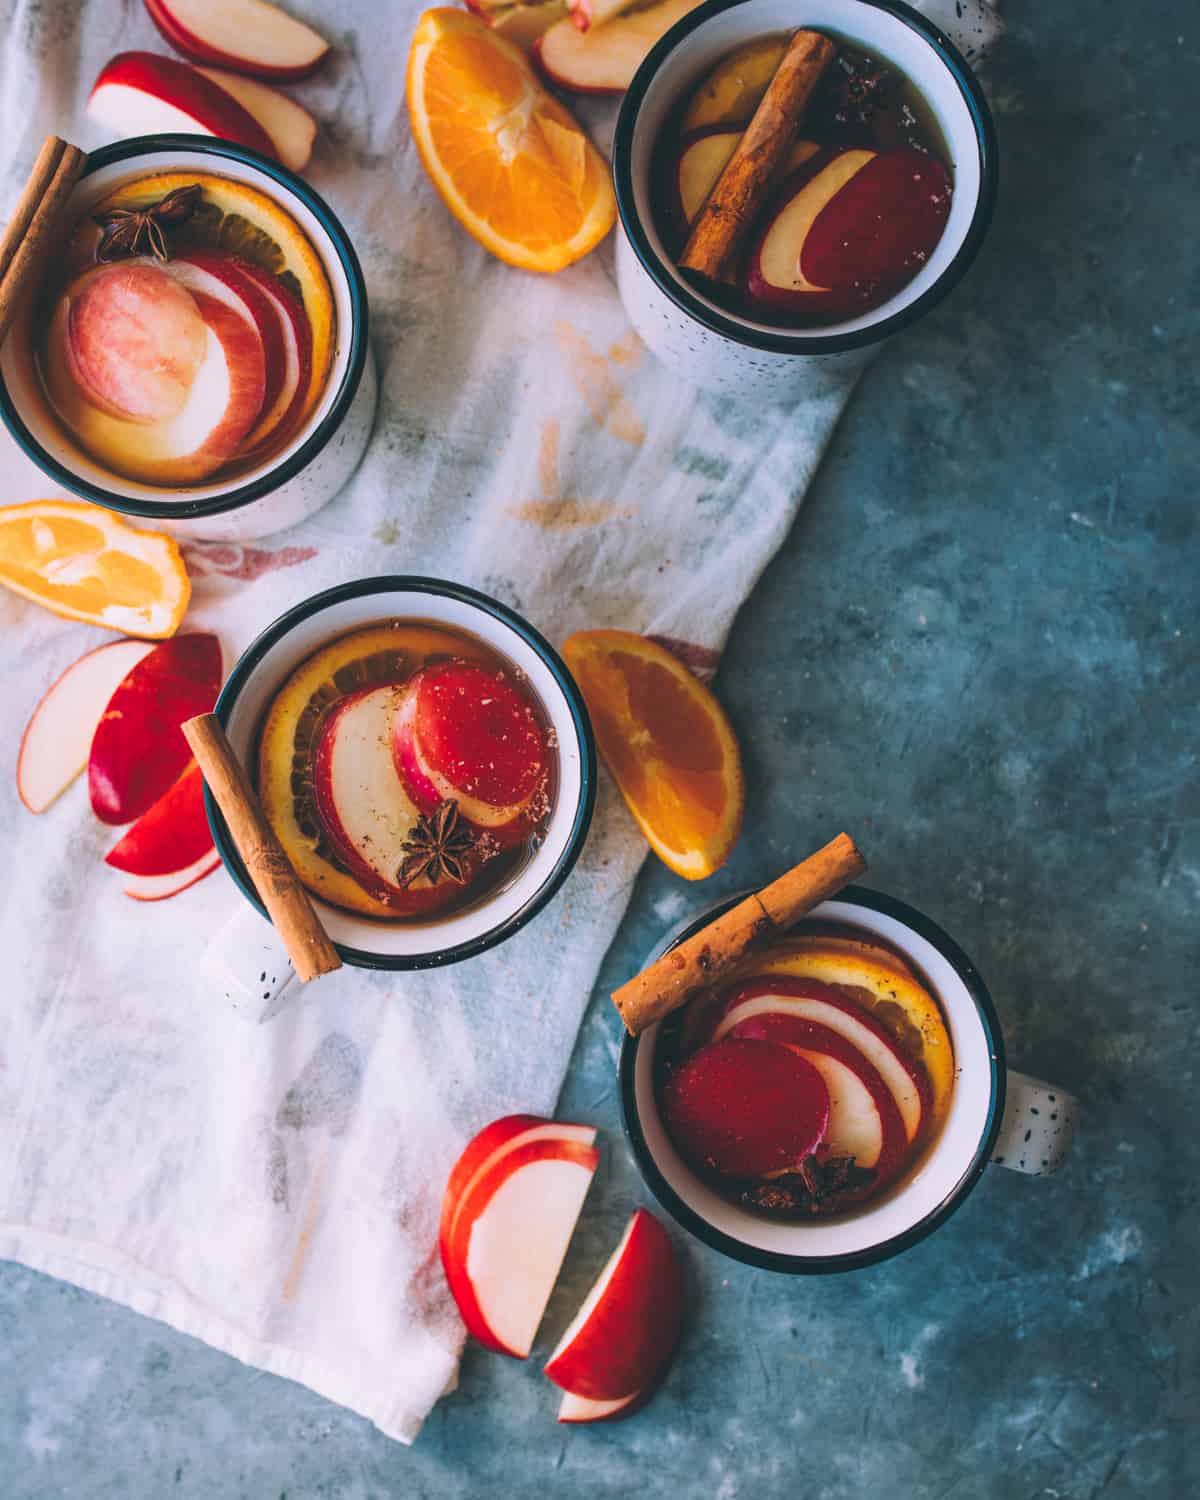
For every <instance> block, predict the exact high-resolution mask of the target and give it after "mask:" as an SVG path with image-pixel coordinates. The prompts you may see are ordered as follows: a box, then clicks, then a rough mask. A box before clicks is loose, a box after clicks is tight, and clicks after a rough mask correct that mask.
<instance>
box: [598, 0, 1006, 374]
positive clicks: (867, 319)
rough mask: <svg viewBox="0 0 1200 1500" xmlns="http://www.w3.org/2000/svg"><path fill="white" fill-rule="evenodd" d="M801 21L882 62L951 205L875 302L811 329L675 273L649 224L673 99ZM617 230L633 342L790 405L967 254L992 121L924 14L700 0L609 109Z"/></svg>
mask: <svg viewBox="0 0 1200 1500" xmlns="http://www.w3.org/2000/svg"><path fill="white" fill-rule="evenodd" d="M798 26H806V27H811V28H813V29H815V30H817V31H824V32H827V33H829V34H830V35H832V36H833V37H835V39H836V38H837V37H841V38H844V39H845V40H846V41H848V42H851V43H853V44H854V45H856V46H858V47H860V48H861V49H862V50H863V51H865V52H868V53H869V54H870V55H871V56H873V57H879V58H882V59H884V60H886V61H889V62H891V63H893V64H895V66H896V67H898V68H899V69H900V71H901V72H903V73H905V74H906V75H907V76H908V78H909V79H910V80H911V81H912V82H913V83H914V84H915V86H916V88H917V89H918V91H919V92H920V93H921V95H922V96H923V98H924V99H925V100H926V102H927V103H928V105H929V108H930V110H931V111H932V113H933V115H934V117H935V119H936V120H937V123H938V125H939V127H940V129H941V133H942V136H943V138H944V140H945V142H946V147H947V150H948V153H949V156H950V164H951V166H952V168H953V173H954V198H953V202H952V205H951V209H950V217H949V219H948V220H947V222H946V228H945V231H944V233H943V235H942V238H941V240H940V242H939V243H938V246H937V248H936V249H935V250H934V252H933V254H932V255H931V256H930V257H929V260H928V261H927V263H926V264H925V265H924V266H923V267H922V269H921V270H920V271H919V272H918V273H917V275H916V276H915V277H914V278H913V280H912V281H910V282H909V283H908V285H907V286H906V287H904V288H903V289H902V290H901V291H899V292H897V294H896V295H895V296H894V297H892V298H890V299H889V300H888V301H887V302H884V303H883V304H882V305H881V306H880V307H877V308H873V309H872V310H871V311H870V312H866V313H863V314H861V315H860V316H858V317H855V318H847V319H845V320H843V321H841V322H838V323H830V324H827V325H824V326H822V327H820V328H801V329H788V328H784V327H781V326H780V325H778V324H772V323H766V322H758V321H755V320H753V319H751V318H748V317H742V316H740V315H739V314H737V313H734V312H730V311H729V310H727V309H726V308H724V307H722V306H720V305H719V304H718V303H716V302H714V301H713V300H712V299H711V298H709V297H707V296H706V295H705V294H704V293H703V291H702V290H701V289H700V288H699V287H698V286H697V285H696V283H695V282H692V281H689V280H687V279H686V278H685V277H683V276H682V275H681V274H680V272H679V271H678V270H677V268H676V266H675V264H674V262H673V261H672V259H671V257H670V256H669V255H668V253H667V251H666V249H665V247H664V245H663V242H662V239H661V238H660V236H659V232H658V229H657V227H656V224H655V217H654V207H655V201H654V200H655V166H654V157H655V146H656V142H657V141H658V138H659V135H660V133H661V131H662V130H663V127H664V125H665V123H666V121H667V120H668V119H669V117H670V115H671V114H672V112H673V110H674V109H675V108H676V107H677V105H678V103H679V100H680V99H681V98H682V97H683V96H684V95H685V94H686V92H687V91H688V90H689V89H690V88H692V87H693V86H694V85H695V84H696V83H698V82H699V80H700V79H701V78H702V77H703V76H704V74H705V73H706V72H707V71H708V70H709V69H710V68H711V67H712V66H713V65H714V64H715V63H716V62H717V61H718V60H719V59H720V58H721V57H723V56H724V55H725V54H726V53H728V52H730V51H731V50H732V49H733V48H734V47H737V46H739V45H740V44H742V43H743V42H747V41H750V40H752V39H753V38H755V37H760V36H766V35H769V34H770V33H772V32H780V31H788V30H793V29H795V28H796V27H798ZM613 177H614V180H615V183H616V190H617V205H618V208H619V210H620V215H621V228H620V232H619V233H618V237H617V253H616V259H617V284H618V286H619V288H620V292H621V300H622V302H623V303H624V304H625V310H626V312H627V313H628V315H629V319H630V321H631V322H632V324H633V326H634V328H635V329H636V330H637V332H638V334H639V335H640V336H641V338H642V339H643V341H644V342H645V343H646V344H647V345H648V346H649V348H650V349H651V350H653V352H654V353H655V354H656V355H657V356H658V358H659V359H660V360H662V362H663V363H664V364H665V365H667V366H668V368H669V369H671V370H672V371H673V372H674V373H675V374H676V375H678V376H679V377H680V378H681V379H683V380H686V381H688V382H690V383H691V384H693V385H698V386H702V387H705V388H706V389H709V390H714V391H718V392H721V393H724V394H727V395H733V396H739V397H743V398H745V399H746V400H758V401H789V400H796V399H798V398H800V397H802V396H804V395H806V394H809V393H811V391H812V389H813V381H814V376H819V375H820V374H821V373H825V372H828V373H835V372H841V371H845V370H853V369H855V368H857V367H858V366H860V365H862V364H865V363H866V361H867V360H868V359H869V358H870V356H871V354H872V353H873V351H874V350H875V348H876V346H877V345H878V344H879V343H881V342H882V340H884V339H886V338H889V337H890V336H891V335H892V334H894V333H897V332H899V331H900V329H902V328H906V327H908V325H909V324H911V323H913V322H915V321H916V320H917V319H918V318H920V317H922V316H923V315H924V314H925V313H927V312H928V311H929V310H930V309H931V308H932V307H934V306H936V305H937V303H939V302H940V301H941V300H942V298H943V297H944V296H945V295H946V294H947V292H949V291H950V289H951V288H952V287H953V286H954V285H955V284H956V283H957V282H958V281H959V279H960V278H961V277H962V275H963V273H964V272H965V271H966V269H967V267H968V266H969V265H970V264H971V262H972V260H973V259H974V258H975V254H976V252H977V251H978V249H979V246H980V243H981V242H982V240H983V237H984V234H985V233H986V231H987V227H988V224H989V222H990V220H991V215H992V206H993V203H994V200H995V195H996V139H995V131H994V128H993V125H992V118H991V113H990V111H989V109H988V106H987V102H986V100H985V99H984V97H983V93H982V91H981V89H980V87H979V83H978V81H977V80H976V78H975V75H974V74H973V73H972V71H971V69H970V67H969V65H968V64H967V63H966V62H965V61H964V60H963V58H962V57H961V56H960V55H959V53H958V52H957V51H956V50H955V48H954V47H953V46H952V45H951V43H950V41H949V40H948V39H947V37H946V36H944V35H943V33H942V32H941V31H939V30H938V28H937V27H936V26H934V25H933V24H932V23H931V22H930V21H928V20H927V19H926V18H925V17H924V16H922V15H919V14H918V13H917V12H916V11H914V10H912V9H911V8H910V7H909V6H907V5H903V4H899V3H896V0H708V3H707V4H706V5H701V6H699V7H698V8H697V9H696V10H693V11H690V12H689V13H688V14H687V15H686V16H684V17H683V19H682V20H681V21H679V22H677V24H676V25H675V26H673V27H672V28H671V30H670V31H669V32H667V34H666V36H664V37H663V38H662V39H661V41H659V42H658V44H657V45H656V46H655V47H654V48H653V50H652V51H651V52H650V54H649V56H648V57H647V58H646V60H645V61H644V62H643V63H642V65H641V67H640V68H639V69H638V71H637V73H636V74H635V76H634V79H633V82H632V84H631V85H630V87H629V90H628V92H627V93H626V95H625V98H624V101H623V103H622V105H621V114H620V118H619V119H618V121H617V129H616V136H615V138H614V141H613Z"/></svg>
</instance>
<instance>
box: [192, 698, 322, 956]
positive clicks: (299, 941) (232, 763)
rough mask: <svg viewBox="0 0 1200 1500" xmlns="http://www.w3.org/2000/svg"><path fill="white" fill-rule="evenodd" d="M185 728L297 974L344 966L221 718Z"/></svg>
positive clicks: (200, 719) (203, 719)
mask: <svg viewBox="0 0 1200 1500" xmlns="http://www.w3.org/2000/svg"><path fill="white" fill-rule="evenodd" d="M183 733H184V737H185V738H186V739H187V742H188V744H189V745H190V746H191V747H192V754H193V755H194V756H195V757H196V759H197V761H198V762H199V763H200V770H201V771H202V772H203V774H204V780H205V781H206V782H207V783H208V789H209V791H210V792H211V793H212V794H213V797H214V798H215V800H216V804H217V806H218V807H219V808H220V809H221V812H222V814H223V815H224V818H225V822H226V824H227V825H228V828H229V835H230V837H231V838H232V839H233V842H234V844H235V846H236V847H237V851H238V853H239V854H240V855H241V856H242V862H243V863H244V864H245V866H246V869H247V871H248V872H249V875H250V879H251V880H252V881H253V882H254V888H255V890H257V892H258V894H259V895H260V896H261V897H262V903H263V905H264V906H265V907H266V908H267V914H268V915H269V916H270V918H271V921H272V922H273V923H274V924H275V929H276V931H277V932H278V933H279V937H280V940H281V941H282V943H283V945H284V947H285V948H286V949H287V951H288V957H289V958H290V959H291V961H292V967H293V968H294V969H295V971H296V976H297V978H298V979H300V980H301V982H302V983H307V982H308V981H309V980H310V979H316V978H317V977H318V976H319V975H321V974H328V973H330V972H331V971H332V970H333V969H340V968H341V966H342V960H341V958H340V957H339V956H338V951H337V949H336V948H335V947H334V946H333V944H332V943H331V942H330V941H329V935H328V934H327V933H326V931H325V929H324V928H323V927H322V926H321V919H320V917H318V916H317V913H316V911H315V910H314V908H313V904H312V902H311V901H310V900H309V897H308V892H307V891H306V890H305V889H304V887H303V886H302V885H301V884H300V877H299V876H298V875H297V874H296V871H295V870H294V869H293V867H292V862H291V860H290V859H288V857H287V854H286V853H285V851H284V848H283V845H282V844H281V843H280V842H279V840H278V839H277V838H276V836H275V831H274V829H273V828H272V827H271V825H270V824H269V823H268V822H267V819H266V815H265V814H264V812H263V810H262V806H261V805H260V803H259V800H258V795H257V793H256V792H255V790H254V788H253V787H252V786H251V785H250V778H249V777H248V776H247V775H246V772H245V770H244V768H243V766H242V763H241V762H240V761H239V760H238V758H237V756H236V754H235V753H234V749H233V746H232V745H231V744H230V743H229V740H228V738H227V737H226V734H225V730H224V728H223V727H222V725H221V721H220V719H218V718H217V716H216V715H215V714H201V715H200V716H199V717H198V718H195V719H188V721H187V722H186V723H185V724H184V726H183Z"/></svg>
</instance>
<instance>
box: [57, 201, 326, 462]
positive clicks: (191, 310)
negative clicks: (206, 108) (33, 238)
mask: <svg viewBox="0 0 1200 1500" xmlns="http://www.w3.org/2000/svg"><path fill="white" fill-rule="evenodd" d="M335 322H336V319H335V312H334V304H333V297H332V294H331V291H330V287H329V283H328V280H327V278H326V275H325V271H324V268H323V266H322V264H321V261H320V259H319V257H318V255H317V253H316V251H315V250H314V248H313V246H312V245H311V243H310V242H309V240H308V238H307V237H306V235H305V234H304V232H303V231H302V230H301V229H300V227H299V226H298V225H297V223H296V222H295V220H294V219H293V218H292V217H291V215H290V214H288V213H287V212H285V210H284V209H282V208H281V207H280V206H279V205H278V204H277V203H276V202H275V201H274V200H273V199H271V198H269V197H268V196H267V195H266V194H265V193H263V192H260V191H259V190H258V189H257V188H254V187H251V186H250V185H249V184H247V183H244V182H238V181H234V180H233V179H231V178H226V177H221V176H218V175H216V174H214V173H210V172H178V171H169V172H159V173H154V174H151V175H143V176H138V177H135V178H133V179H131V180H129V181H126V182H124V183H123V184H121V185H120V186H119V187H117V188H116V189H115V190H114V191H112V192H111V193H109V194H108V195H107V196H106V197H105V198H104V199H103V200H101V202H100V203H98V204H97V205H95V207H94V208H93V210H92V211H91V212H90V213H89V214H88V216H87V217H86V218H84V219H83V220H82V221H81V222H80V223H78V224H76V225H75V226H74V228H73V229H72V231H71V233H70V235H69V238H68V240H67V244H66V249H65V252H64V254H63V257H62V261H61V264H60V265H57V266H55V267H52V268H51V270H50V273H49V276H48V279H47V285H46V288H45V290H44V293H43V302H42V304H41V306H40V311H39V317H38V319H37V327H38V328H39V330H40V333H39V334H38V335H37V336H35V341H34V342H35V349H36V355H37V359H38V364H39V368H40V371H41V376H42V380H43V383H44V385H45V389H46V392H47V395H48V396H49V399H50V402H51V405H52V406H53V409H54V412H55V414H56V416H57V418H58V420H59V421H60V422H61V423H62V425H63V426H64V427H65V428H66V429H67V431H68V433H69V434H70V436H71V437H72V438H73V439H74V441H75V442H77V443H78V444H79V445H80V446H81V447H82V448H83V449H85V450H86V451H87V452H88V453H89V454H90V455H91V457H92V458H93V459H95V460H96V462H97V463H99V464H101V465H102V466H103V467H104V468H106V469H108V470H110V471H111V472H112V473H113V474H116V475H121V476H124V477H125V478H127V479H132V480H137V481H140V482H142V483H145V484H150V485H154V486H158V487H162V488H164V489H172V488H180V487H184V486H189V485H196V484H199V483H203V482H207V481H212V480H216V479H224V478H226V477H229V476H232V475H237V474H240V473H243V472H247V471H249V470H250V469H253V468H257V467H259V466H261V465H263V464H265V463H268V462H269V461H270V460H271V459H272V458H273V457H274V456H275V455H276V454H278V453H279V452H280V451H281V450H282V449H283V448H284V447H285V446H286V445H287V443H288V442H289V441H290V440H291V439H292V438H293V437H294V436H295V435H296V433H297V432H298V431H299V430H300V428H301V427H302V426H303V424H304V422H305V421H306V419H307V418H308V417H309V416H310V415H311V413H312V412H313V410H314V409H315V407H316V406H317V403H318V402H319V401H320V399H321V395H322V393H323V391H324V388H325V384H326V381H327V379H328V375H329V368H330V363H331V358H332V353H333V348H334V342H335V336H336V327H335Z"/></svg>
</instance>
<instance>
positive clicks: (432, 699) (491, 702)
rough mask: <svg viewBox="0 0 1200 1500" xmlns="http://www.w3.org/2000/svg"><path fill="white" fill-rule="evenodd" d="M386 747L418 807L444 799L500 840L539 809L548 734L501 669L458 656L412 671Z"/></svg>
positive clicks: (510, 837)
mask: <svg viewBox="0 0 1200 1500" xmlns="http://www.w3.org/2000/svg"><path fill="white" fill-rule="evenodd" d="M392 751H393V755H394V758H395V765H396V770H397V772H398V774H399V775H400V777H401V779H402V780H403V781H404V784H405V786H406V787H407V789H408V792H409V795H410V796H411V797H412V799H413V801H414V802H415V803H416V804H417V806H418V807H420V808H421V809H422V811H424V812H431V811H432V810H433V809H434V808H435V807H437V805H438V804H439V803H440V802H443V801H445V800H446V799H447V798H449V799H451V800H453V801H454V802H456V803H457V804H458V810H459V813H460V814H461V815H462V817H464V818H466V820H467V821H468V822H469V823H473V824H475V825H476V827H479V828H483V829H486V830H487V832H488V833H489V834H490V835H491V836H492V838H493V839H495V840H496V841H497V842H498V843H501V844H503V843H507V842H513V841H515V840H519V839H520V838H522V837H523V836H524V835H525V833H526V832H527V831H528V827H529V824H530V819H531V817H532V816H534V815H536V813H537V811H538V807H537V803H538V800H539V798H538V793H539V791H541V790H543V789H544V787H545V784H546V778H547V774H548V751H547V747H546V737H545V734H544V732H543V730H542V726H541V724H540V723H539V722H538V718H537V715H536V713H535V712H534V710H533V707H532V705H531V704H530V703H529V701H528V699H527V698H526V697H525V696H524V695H523V694H522V693H521V692H520V691H519V690H518V688H517V686H516V684H515V683H514V682H513V681H512V679H511V678H510V677H509V676H508V674H507V673H504V672H496V671H492V670H491V669H489V668H487V667H484V666H481V665H480V664H479V663H477V662H464V661H452V662H443V663H439V664H438V665H437V666H432V667H425V668H423V669H422V670H421V671H419V672H417V673H416V674H415V675H414V676H413V678H412V679H411V681H410V682H409V685H408V688H407V689H406V691H405V693H404V696H403V698H402V700H401V701H400V703H399V705H398V709H397V713H396V717H395V720H394V723H393V730H392Z"/></svg>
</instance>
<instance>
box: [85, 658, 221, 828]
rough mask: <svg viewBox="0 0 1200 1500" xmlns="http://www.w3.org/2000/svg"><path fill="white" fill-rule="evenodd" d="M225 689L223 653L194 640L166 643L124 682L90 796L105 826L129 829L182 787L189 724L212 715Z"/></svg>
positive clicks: (97, 752) (96, 760) (95, 757)
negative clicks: (178, 785)
mask: <svg viewBox="0 0 1200 1500" xmlns="http://www.w3.org/2000/svg"><path fill="white" fill-rule="evenodd" d="M220 686H221V646H220V643H219V641H218V640H217V638H216V636H215V635H207V634H202V633H199V632H197V633H194V634H191V635H177V636H173V637H172V638H171V639H170V640H169V641H163V642H162V644H161V645H159V646H155V647H154V649H153V650H152V651H151V652H150V653H149V654H148V655H147V656H146V657H145V658H144V660H142V661H139V662H138V663H137V664H136V665H135V666H134V667H133V669H132V671H130V672H129V673H128V675H127V676H126V677H125V678H124V679H123V680H122V681H121V683H120V685H119V686H118V687H117V689H116V691H115V692H114V693H113V695H112V697H111V698H110V699H109V702H108V706H107V707H106V708H105V710H104V715H103V717H102V718H101V720H100V723H99V724H98V725H97V727H96V732H95V735H94V736H93V738H92V744H91V751H90V754H89V756H88V792H89V794H90V796H91V802H92V811H93V812H94V813H95V814H96V816H97V817H98V818H99V819H100V821H101V822H102V823H130V822H132V821H133V819H134V818H140V817H141V815H142V814H143V813H144V812H147V811H149V809H150V808H151V807H153V805H154V804H155V803H156V802H157V801H158V799H159V798H160V797H161V796H163V794H164V793H165V792H166V791H167V790H168V789H169V788H170V787H171V786H172V785H173V784H174V783H175V782H176V781H177V780H178V779H179V777H180V775H181V774H182V773H183V770H184V768H185V766H186V765H187V763H188V761H189V760H190V759H191V758H192V753H191V751H190V750H189V749H188V744H187V741H186V740H185V739H184V737H183V734H182V732H181V730H180V727H179V726H180V725H181V724H182V723H183V721H184V720H185V719H191V718H193V717H194V716H195V715H196V714H205V713H210V712H211V711H212V706H213V704H214V703H215V702H216V701H217V693H218V691H219V690H220Z"/></svg>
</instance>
